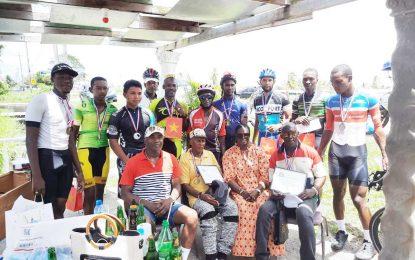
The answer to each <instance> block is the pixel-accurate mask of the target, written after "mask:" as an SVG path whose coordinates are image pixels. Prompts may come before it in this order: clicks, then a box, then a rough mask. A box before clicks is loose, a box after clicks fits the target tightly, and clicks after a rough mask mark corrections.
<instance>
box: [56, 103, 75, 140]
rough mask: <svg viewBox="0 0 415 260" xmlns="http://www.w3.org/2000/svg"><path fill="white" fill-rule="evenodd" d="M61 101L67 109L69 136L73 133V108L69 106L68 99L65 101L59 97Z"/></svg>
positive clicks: (67, 131) (67, 130)
mask: <svg viewBox="0 0 415 260" xmlns="http://www.w3.org/2000/svg"><path fill="white" fill-rule="evenodd" d="M58 98H59V100H60V101H61V102H62V105H63V107H64V108H65V115H66V120H67V125H68V127H67V128H66V133H67V134H68V135H69V134H71V131H72V125H73V119H72V108H71V106H70V105H69V102H68V99H63V98H61V97H59V96H58Z"/></svg>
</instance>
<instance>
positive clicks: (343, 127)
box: [339, 122, 346, 133]
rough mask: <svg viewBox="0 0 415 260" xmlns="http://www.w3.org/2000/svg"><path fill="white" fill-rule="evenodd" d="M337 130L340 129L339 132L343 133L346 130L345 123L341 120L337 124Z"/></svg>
mask: <svg viewBox="0 0 415 260" xmlns="http://www.w3.org/2000/svg"><path fill="white" fill-rule="evenodd" d="M339 130H340V132H341V133H343V132H344V130H346V124H345V123H344V122H341V123H340V124H339Z"/></svg>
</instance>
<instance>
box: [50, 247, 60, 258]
mask: <svg viewBox="0 0 415 260" xmlns="http://www.w3.org/2000/svg"><path fill="white" fill-rule="evenodd" d="M57 259H58V258H57V256H56V249H55V248H54V247H49V248H48V260H57Z"/></svg>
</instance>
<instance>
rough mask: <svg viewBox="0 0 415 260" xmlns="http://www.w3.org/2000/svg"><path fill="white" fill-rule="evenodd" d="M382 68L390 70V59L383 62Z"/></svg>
mask: <svg viewBox="0 0 415 260" xmlns="http://www.w3.org/2000/svg"><path fill="white" fill-rule="evenodd" d="M382 70H392V64H391V62H390V61H387V62H385V63H384V64H383V67H382Z"/></svg>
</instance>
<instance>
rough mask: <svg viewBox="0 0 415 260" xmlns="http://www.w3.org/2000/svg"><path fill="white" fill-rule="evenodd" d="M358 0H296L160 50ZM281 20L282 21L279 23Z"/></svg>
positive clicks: (266, 25)
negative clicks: (296, 0)
mask: <svg viewBox="0 0 415 260" xmlns="http://www.w3.org/2000/svg"><path fill="white" fill-rule="evenodd" d="M353 1H356V0H303V1H298V2H295V3H294V4H291V5H290V6H286V7H284V8H278V9H276V10H272V11H269V12H266V13H261V14H258V15H255V16H252V17H248V18H245V19H241V20H238V21H235V22H232V23H228V24H224V25H222V26H217V27H213V28H209V29H206V30H204V31H203V32H202V33H200V34H198V35H195V36H192V37H189V38H186V39H181V40H179V41H176V42H173V43H170V44H167V45H164V46H161V47H159V48H158V51H172V50H175V49H178V48H183V47H186V46H190V45H194V44H197V43H201V42H205V41H208V40H212V39H216V38H219V37H223V36H227V35H233V34H238V33H243V32H248V31H253V30H257V29H261V28H266V27H271V26H278V25H282V24H287V23H290V22H296V21H298V19H299V18H301V17H308V16H310V15H312V13H313V12H314V11H318V10H322V9H326V8H330V7H333V6H336V5H340V4H345V3H349V2H353ZM279 21H282V22H281V23H279Z"/></svg>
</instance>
